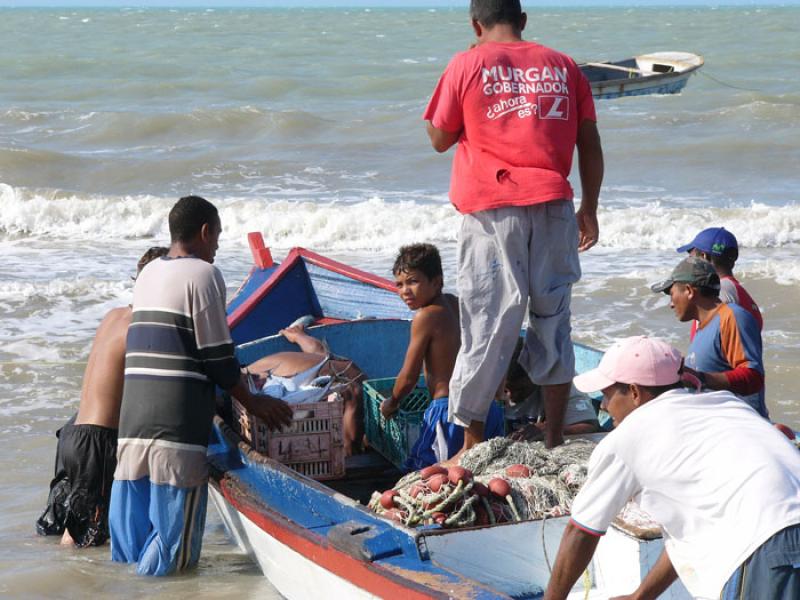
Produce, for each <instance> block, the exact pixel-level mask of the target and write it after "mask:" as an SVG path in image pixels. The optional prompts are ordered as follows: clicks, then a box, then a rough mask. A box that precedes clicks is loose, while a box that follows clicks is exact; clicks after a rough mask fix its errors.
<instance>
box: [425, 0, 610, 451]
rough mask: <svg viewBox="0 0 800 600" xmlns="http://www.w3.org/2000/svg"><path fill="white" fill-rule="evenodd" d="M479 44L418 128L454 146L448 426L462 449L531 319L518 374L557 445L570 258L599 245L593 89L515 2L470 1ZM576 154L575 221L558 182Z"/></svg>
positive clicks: (566, 370)
mask: <svg viewBox="0 0 800 600" xmlns="http://www.w3.org/2000/svg"><path fill="white" fill-rule="evenodd" d="M470 16H471V18H472V27H473V29H474V31H475V34H476V36H477V41H476V42H475V44H473V46H472V48H470V49H469V50H468V51H466V52H461V53H459V54H457V55H456V56H455V57H453V59H452V60H451V61H450V64H449V65H448V66H447V69H446V70H445V72H444V74H443V75H442V77H441V79H440V80H439V84H438V85H437V87H436V90H435V91H434V93H433V96H432V98H431V100H430V104H429V105H428V108H427V110H426V111H425V115H424V118H425V120H427V121H428V125H427V129H428V135H429V136H430V139H431V143H432V145H433V147H434V149H435V150H437V151H438V152H445V151H446V150H447V149H449V148H450V147H451V146H453V145H455V144H458V146H457V149H456V154H455V158H454V160H453V171H452V176H451V180H450V200H451V202H452V203H453V204H454V205H455V207H456V209H457V210H458V211H459V212H461V213H462V214H463V215H464V219H463V222H462V226H461V233H460V236H459V271H458V288H459V296H460V310H461V340H462V345H461V350H460V351H459V355H458V358H457V360H456V366H455V370H454V372H453V378H452V380H451V382H450V407H449V412H450V420H451V421H453V422H455V423H457V424H458V425H461V426H462V427H464V428H465V435H464V449H468V448H470V447H472V446H473V445H475V444H476V443H479V442H481V441H483V437H484V436H483V423H484V421H485V419H486V414H487V412H488V410H489V406H490V405H491V401H492V398H493V397H494V394H495V391H496V390H497V388H498V386H499V384H500V382H501V380H502V378H503V375H504V374H505V372H506V370H507V369H508V366H509V362H510V360H511V355H512V352H513V351H514V345H515V342H516V339H517V337H518V336H519V329H520V327H521V325H522V323H523V320H524V317H525V314H526V309H527V311H528V312H527V314H528V320H529V326H528V330H527V333H526V338H525V339H526V342H525V348H524V350H523V352H522V354H521V356H520V359H519V363H520V365H521V366H523V367H524V368H525V370H526V371H527V372H528V375H529V376H530V378H531V380H532V381H533V382H534V383H536V384H538V385H541V386H542V387H543V391H544V409H545V413H546V414H547V415H548V418H547V431H546V432H545V443H546V444H547V446H548V447H553V446H557V445H559V444H560V443H562V442H563V434H562V422H563V418H564V410H565V406H566V403H567V398H568V395H569V391H570V381H571V378H572V376H573V375H574V366H575V365H574V363H575V357H574V353H573V349H572V341H571V339H570V331H571V327H570V299H571V292H572V284H573V283H575V282H576V281H577V280H578V279H579V278H580V263H579V260H578V252H579V251H583V250H588V249H589V248H591V247H592V246H594V245H595V244H596V243H597V237H598V225H597V201H598V196H599V193H600V184H601V182H602V179H603V152H602V148H601V144H600V136H599V134H598V132H597V124H596V117H595V111H594V102H593V100H592V94H591V88H590V86H589V82H588V81H587V80H586V78H585V77H584V75H583V73H581V71H580V69H579V68H578V66H577V65H576V64H575V61H573V60H572V59H571V58H570V57H568V56H566V55H565V54H561V53H560V52H556V51H555V50H551V49H550V48H547V47H545V46H541V45H539V44H536V43H533V42H526V41H524V40H523V39H522V30H523V29H524V28H525V24H526V21H527V17H526V15H525V13H523V12H522V9H521V6H520V3H519V0H472V3H471V6H470ZM576 147H577V149H578V161H579V172H580V178H581V188H582V198H581V206H580V209H579V210H578V212H577V214H576V213H575V211H574V207H573V203H572V198H573V191H572V188H571V186H570V184H569V182H568V181H567V176H568V175H569V172H570V169H571V167H572V156H573V153H574V150H575V148H576Z"/></svg>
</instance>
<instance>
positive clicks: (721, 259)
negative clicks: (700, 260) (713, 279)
mask: <svg viewBox="0 0 800 600" xmlns="http://www.w3.org/2000/svg"><path fill="white" fill-rule="evenodd" d="M709 258H710V259H711V264H712V265H714V268H715V269H717V270H718V271H719V270H720V269H722V270H724V271H733V266H734V265H735V264H736V259H738V258H739V249H738V248H725V250H723V251H722V254H720V255H719V256H717V255H715V254H710V255H709Z"/></svg>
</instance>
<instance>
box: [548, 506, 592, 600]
mask: <svg viewBox="0 0 800 600" xmlns="http://www.w3.org/2000/svg"><path fill="white" fill-rule="evenodd" d="M599 541H600V537H599V536H596V535H590V534H588V533H586V532H585V531H581V530H580V529H578V528H577V527H576V526H575V525H574V524H573V523H572V522H571V521H570V522H569V523H568V524H567V527H566V529H564V535H563V536H562V537H561V545H560V546H559V547H558V556H556V564H555V565H554V566H553V572H552V573H551V574H550V583H548V584H547V590H546V591H545V593H544V600H561V599H562V598H566V597H567V594H569V591H570V590H571V589H572V586H573V585H575V582H576V581H577V580H578V577H580V575H581V573H583V572H584V571H585V570H586V567H587V566H588V565H589V561H590V560H592V556H593V555H594V551H595V548H597V543H598V542H599Z"/></svg>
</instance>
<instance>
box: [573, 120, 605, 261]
mask: <svg viewBox="0 0 800 600" xmlns="http://www.w3.org/2000/svg"><path fill="white" fill-rule="evenodd" d="M576 145H577V147H578V170H579V172H580V176H581V206H580V208H579V209H578V212H577V215H576V216H577V219H578V230H579V237H578V250H579V251H580V252H583V251H584V250H588V249H589V248H591V247H592V246H594V245H595V244H596V243H597V240H598V238H599V235H600V228H599V226H598V224H597V204H598V200H599V198H600V186H601V184H602V183H603V172H604V169H605V167H604V163H603V147H602V145H601V143H600V133H599V132H598V131H597V123H595V122H594V121H591V120H589V119H584V120H583V121H581V124H580V125H579V126H578V140H577V144H576Z"/></svg>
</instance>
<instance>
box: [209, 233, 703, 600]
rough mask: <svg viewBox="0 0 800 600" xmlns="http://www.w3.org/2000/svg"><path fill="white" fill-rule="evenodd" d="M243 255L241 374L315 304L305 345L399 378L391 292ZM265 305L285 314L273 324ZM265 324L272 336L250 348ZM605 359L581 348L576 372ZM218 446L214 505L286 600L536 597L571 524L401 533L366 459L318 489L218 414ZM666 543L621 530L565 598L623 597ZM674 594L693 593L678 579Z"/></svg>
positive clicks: (652, 534)
mask: <svg viewBox="0 0 800 600" xmlns="http://www.w3.org/2000/svg"><path fill="white" fill-rule="evenodd" d="M251 248H252V250H253V254H254V258H255V261H256V265H255V266H254V268H253V271H252V272H251V273H250V276H249V277H248V281H247V282H246V283H245V285H243V286H242V288H241V289H240V290H239V292H238V293H237V295H236V297H235V298H234V299H233V301H232V302H231V311H230V319H229V320H230V321H231V325H232V328H233V330H234V332H235V336H236V338H237V339H239V340H246V341H244V342H242V343H240V344H239V345H238V347H237V353H238V356H239V359H240V361H241V362H242V363H243V364H250V363H252V362H253V361H255V360H257V359H259V358H261V357H263V356H266V355H268V354H272V353H275V352H281V351H285V350H290V349H293V348H294V347H293V346H292V345H291V344H290V343H289V342H288V341H287V340H286V339H284V338H283V337H282V336H279V335H274V333H275V331H277V330H278V329H279V328H280V327H282V326H284V325H285V324H286V323H287V322H289V321H291V320H293V319H294V318H296V317H297V316H301V315H304V314H307V313H308V312H309V308H311V309H313V310H311V311H310V314H312V315H313V316H314V317H315V319H316V321H317V322H318V323H319V324H317V325H312V326H310V327H309V328H308V330H307V331H308V332H309V333H310V334H311V335H313V336H315V337H317V338H319V339H324V340H325V341H326V342H327V344H328V345H329V347H330V348H331V349H332V350H334V351H335V352H337V353H338V354H341V355H343V356H347V357H349V358H351V359H353V360H354V361H355V362H356V364H358V365H359V367H360V368H361V369H362V370H363V371H364V372H365V373H366V374H367V376H368V377H369V378H381V377H391V376H394V375H396V373H397V371H398V370H399V367H400V365H401V364H402V360H403V357H404V355H405V350H406V347H407V344H408V339H409V334H410V321H409V320H408V319H407V318H403V317H405V316H407V312H406V311H407V309H406V308H405V305H404V304H403V303H402V302H401V301H400V300H399V298H398V297H397V295H396V294H395V293H394V291H393V286H392V284H391V282H389V281H388V280H385V279H381V278H379V277H376V276H374V275H369V274H366V273H363V272H361V271H358V270H355V269H352V268H350V267H347V266H346V265H341V264H340V263H336V262H334V261H331V260H329V259H325V258H324V257H320V256H319V255H317V254H314V253H311V252H309V251H306V250H302V249H295V250H292V251H291V252H290V253H289V255H288V256H287V258H286V260H284V262H283V263H282V264H281V265H274V264H272V262H271V260H262V259H263V258H264V257H265V256H266V255H267V254H268V251H266V249H265V248H264V247H263V243H262V242H261V241H260V236H254V237H252V238H251ZM259 264H261V265H263V266H259ZM334 282H335V283H334ZM326 284H330V285H329V286H328V287H327V288H326ZM318 286H319V287H318ZM336 289H339V290H341V293H342V294H348V293H350V292H354V293H356V294H357V296H356V298H357V300H351V299H348V298H347V296H344V297H339V298H338V299H335V298H333V296H335V295H336V294H335V291H336ZM279 294H280V295H279ZM391 294H394V296H392V295H391ZM267 305H268V306H270V307H271V308H270V311H272V310H274V311H279V312H281V318H280V319H278V318H277V317H276V318H274V319H272V315H269V314H267V313H268V312H270V311H266V310H264V306H267ZM329 311H330V312H329ZM373 311H374V312H375V313H376V314H372V312H373ZM356 315H358V316H359V317H360V318H358V319H356ZM256 316H257V318H256ZM260 326H263V327H265V328H267V330H268V333H271V334H272V335H267V336H266V337H260V338H258V339H256V338H255V337H254V336H255V334H256V332H257V330H258V328H259V327H260ZM248 338H249V339H248ZM599 358H600V353H599V352H597V351H595V350H593V349H590V348H587V347H585V346H580V345H577V346H576V361H577V365H578V369H579V370H584V369H588V368H592V367H594V366H595V365H596V364H597V362H598V361H599ZM212 438H213V439H212V443H211V444H210V445H209V451H208V453H209V463H210V465H211V477H210V482H209V490H210V497H211V499H212V502H213V504H214V505H215V506H216V508H217V510H218V511H219V514H220V515H221V517H222V520H223V521H224V523H225V526H226V528H227V529H228V531H229V533H230V535H231V537H232V538H233V540H234V541H235V542H236V543H237V544H238V545H239V546H240V547H241V548H242V549H243V550H244V551H246V552H247V553H248V554H250V555H251V556H252V557H253V559H254V560H255V561H257V563H258V564H259V566H260V567H261V569H262V571H263V573H264V575H265V576H266V577H267V578H268V579H269V580H270V582H271V583H272V584H273V585H274V586H275V588H276V589H277V590H278V591H279V592H280V593H281V594H282V595H283V596H285V597H287V598H290V599H291V598H309V597H326V598H376V597H384V598H395V597H408V598H476V599H482V598H487V599H488V598H538V597H540V596H541V594H542V593H543V590H544V588H545V587H546V585H547V581H548V578H549V569H550V565H551V564H552V562H553V560H554V558H555V556H556V553H557V550H558V545H559V542H560V539H561V535H562V532H563V530H564V528H565V526H566V524H567V521H568V518H567V517H559V518H551V519H547V520H546V521H545V520H539V521H523V522H517V523H504V524H498V525H492V526H479V527H471V528H466V529H457V530H452V529H443V528H441V527H440V526H438V525H434V526H424V527H419V528H409V527H406V526H404V525H402V524H399V523H396V522H393V521H390V520H388V519H386V518H383V517H381V516H379V515H377V514H375V513H374V512H372V511H370V510H368V509H367V508H366V507H365V505H366V503H367V501H368V499H369V496H370V494H371V492H372V491H373V490H376V489H387V488H389V487H391V486H392V485H393V484H394V482H395V481H396V480H397V479H398V477H399V473H398V472H397V471H396V470H395V469H394V468H393V467H392V466H391V465H390V464H389V463H387V462H385V461H384V460H382V459H381V458H380V457H377V456H376V455H375V454H374V453H373V454H362V455H357V456H354V457H351V458H350V459H349V460H348V463H347V473H346V476H345V477H344V478H341V479H335V480H328V481H325V482H324V483H323V482H320V481H316V480H314V479H311V478H310V477H307V476H306V475H303V474H301V473H299V472H297V471H295V470H293V469H290V468H289V467H287V466H285V465H284V464H281V463H279V462H277V461H275V460H272V459H270V458H268V457H266V456H264V455H263V454H260V453H258V452H256V451H255V450H253V448H252V447H251V446H250V445H248V444H247V443H245V442H244V441H243V440H242V439H241V438H240V437H239V436H238V435H237V434H236V433H235V432H234V431H233V430H232V429H231V428H230V427H229V426H228V425H227V424H226V422H225V421H224V420H223V419H222V418H220V417H217V418H216V420H215V422H214V427H213V433H212ZM662 547H663V544H662V543H661V540H660V536H659V534H658V532H657V530H653V529H652V527H648V526H647V525H646V524H644V525H642V524H640V525H638V526H634V527H631V526H630V524H626V523H622V522H621V523H620V525H619V527H617V528H612V529H610V530H609V532H608V534H607V535H606V536H605V537H604V538H603V540H602V541H601V543H600V545H599V548H598V551H597V553H596V555H595V558H594V560H593V562H592V565H591V567H590V568H589V570H588V571H587V573H586V575H585V577H584V578H583V579H582V580H581V581H579V582H578V583H577V584H576V586H575V589H574V590H573V592H572V593H571V595H570V598H574V599H578V598H594V599H600V598H608V597H612V596H615V595H619V594H622V593H628V592H630V591H631V590H633V589H635V587H636V585H637V584H638V582H639V581H640V578H641V576H642V574H643V573H646V572H647V571H648V570H649V568H650V567H651V566H652V564H653V563H654V562H655V561H656V559H657V558H658V556H659V554H660V552H661V549H662ZM668 594H672V595H667V596H665V597H672V598H688V597H689V596H688V595H686V592H685V590H683V588H682V587H681V585H680V583H677V584H674V585H673V586H672V587H671V588H670V590H669V591H668Z"/></svg>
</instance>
